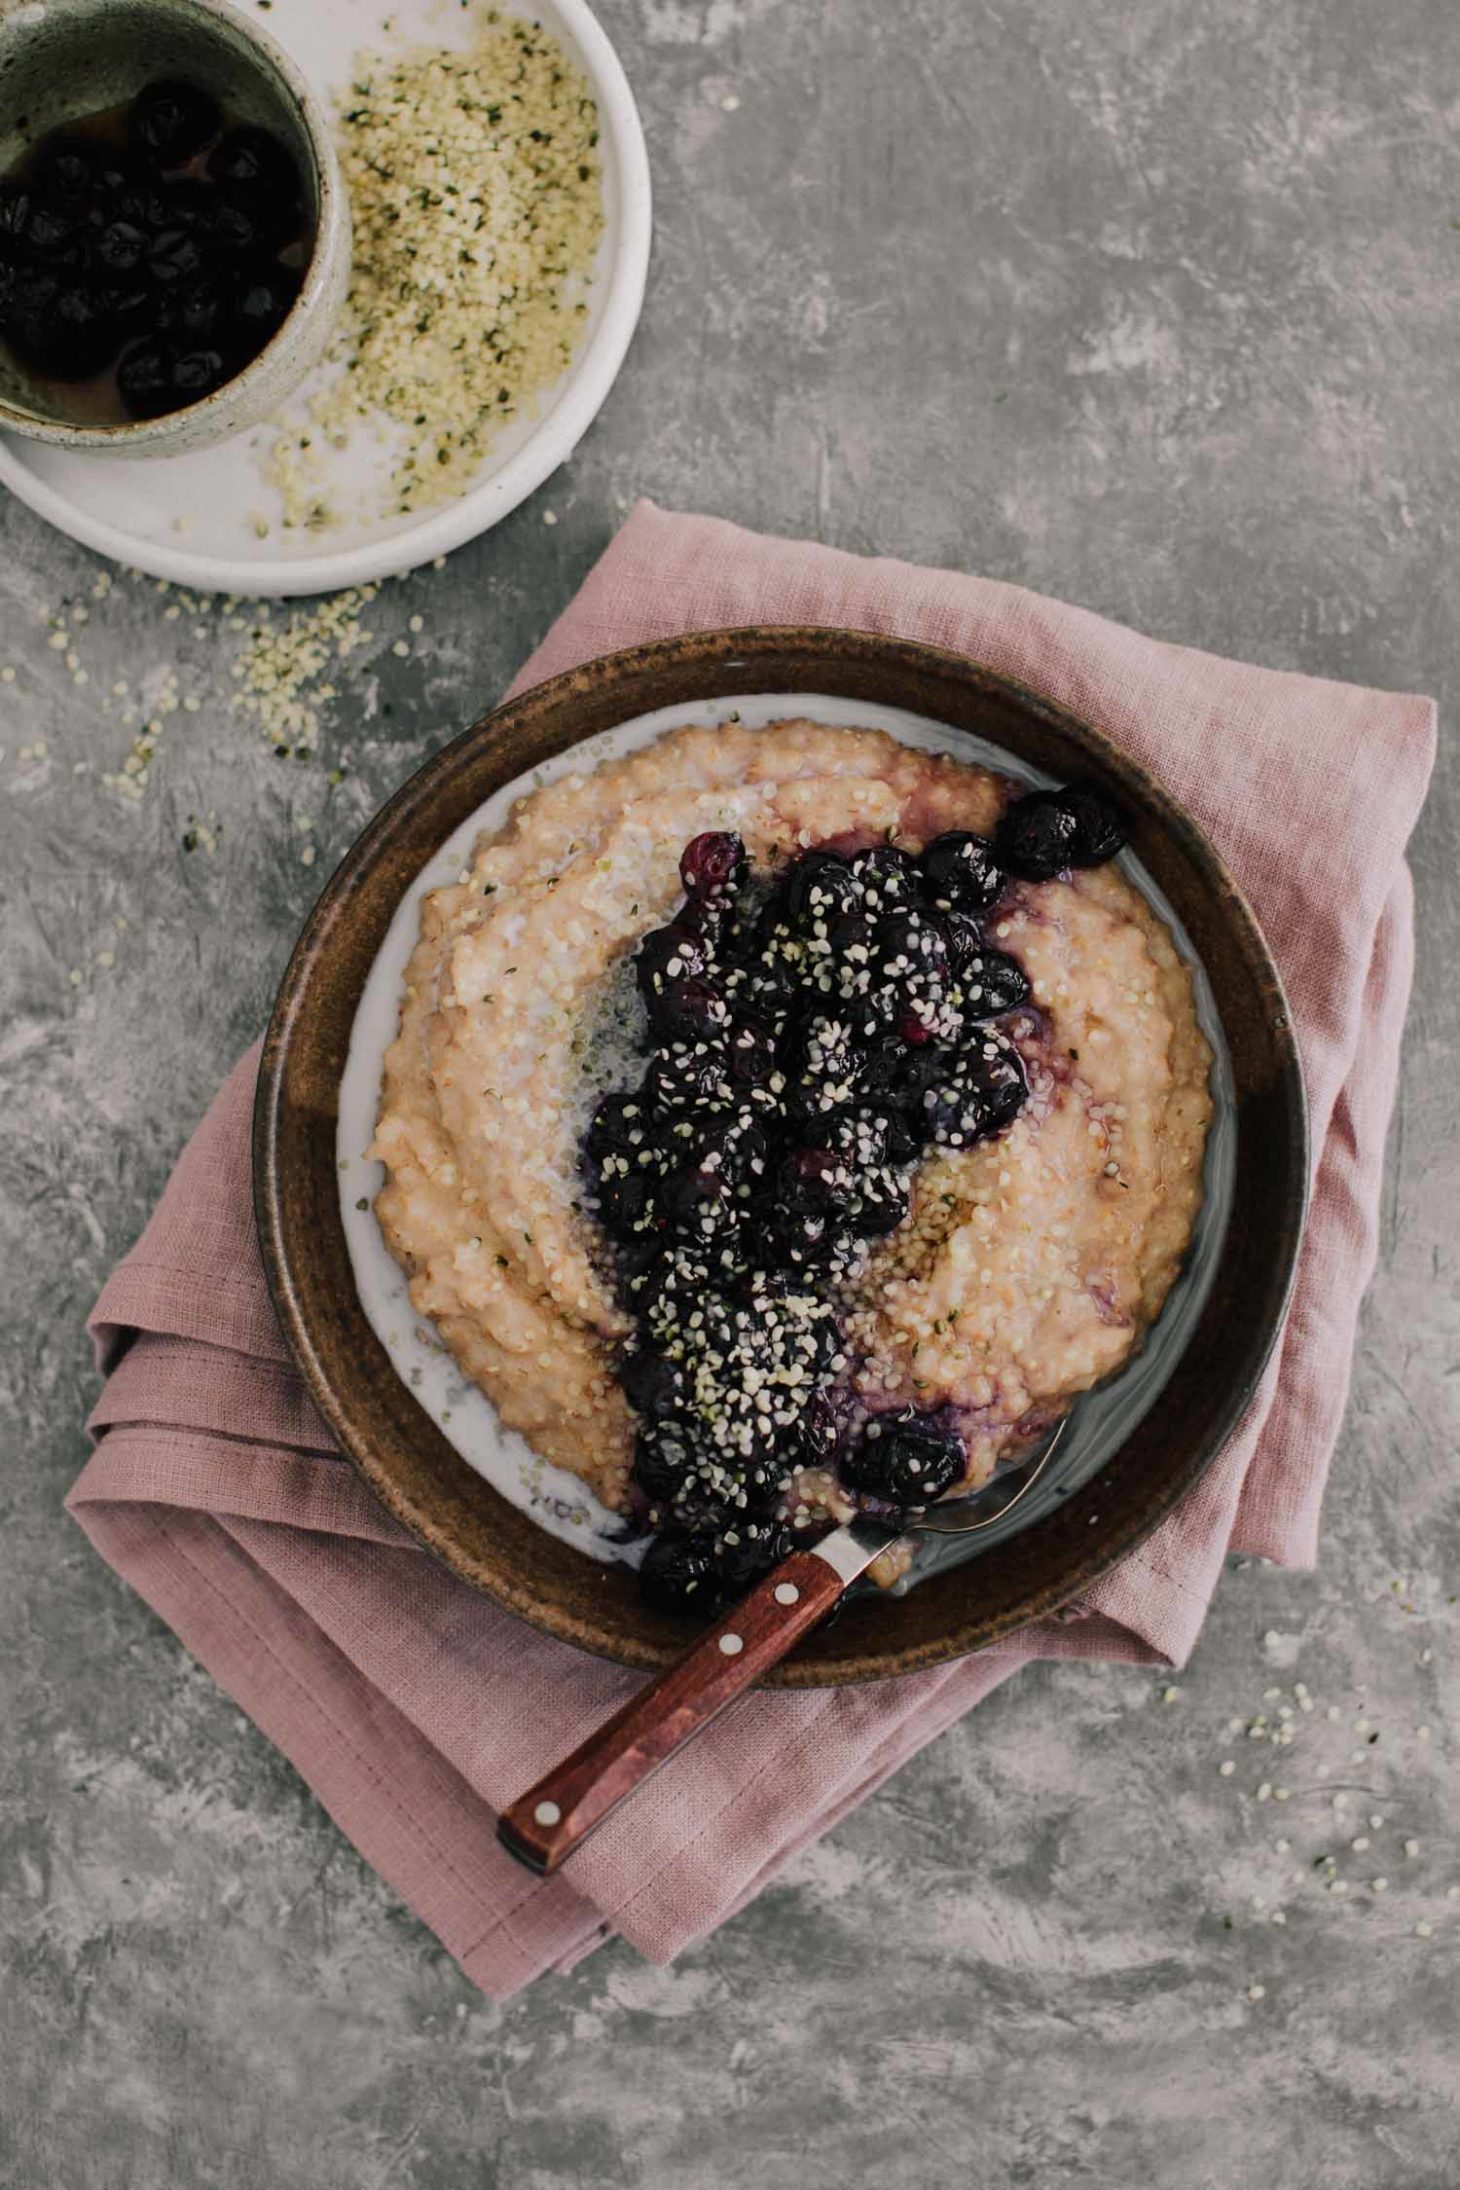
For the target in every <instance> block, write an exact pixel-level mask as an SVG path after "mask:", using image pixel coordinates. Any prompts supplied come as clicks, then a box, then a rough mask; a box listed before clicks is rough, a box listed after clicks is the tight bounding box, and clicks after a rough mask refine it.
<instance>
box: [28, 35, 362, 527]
mask: <svg viewBox="0 0 1460 2190" xmlns="http://www.w3.org/2000/svg"><path fill="white" fill-rule="evenodd" d="M56 4H57V0H49V5H50V7H51V8H52V9H54V8H55V6H56ZM74 4H75V0H61V6H62V8H63V10H64V9H66V8H67V7H69V6H71V5H74ZM93 4H95V0H82V5H83V7H85V6H91V5H93ZM102 4H104V0H102ZM177 10H181V11H182V12H183V13H190V14H194V15H198V16H202V17H204V18H206V19H210V20H211V21H213V22H219V23H226V24H227V25H228V26H229V27H230V29H232V30H234V31H236V32H238V33H239V35H240V36H241V38H242V40H243V43H244V44H245V45H247V46H251V47H252V48H254V50H255V51H256V52H257V53H258V54H259V56H260V57H261V60H262V62H263V64H264V67H265V69H266V70H268V71H272V73H273V74H274V75H275V76H276V77H277V78H278V79H279V83H278V88H279V90H280V91H281V92H282V94H283V95H284V97H285V98H287V99H288V100H290V101H292V103H293V105H294V106H295V107H296V108H297V110H298V114H299V120H300V125H301V127H302V129H303V131H304V139H305V142H306V144H307V145H308V147H309V159H310V166H311V170H312V174H311V180H312V181H313V184H314V188H315V194H316V197H317V199H318V209H317V214H316V219H315V228H314V242H313V246H312V248H311V250H310V254H309V263H308V265H307V266H306V267H305V269H304V279H303V280H302V281H301V283H300V285H299V294H298V295H297V296H296V297H295V299H294V301H293V303H292V304H291V305H290V307H289V309H288V311H287V312H286V313H285V315H284V318H283V319H282V320H281V322H280V323H279V325H278V326H277V327H276V328H275V330H274V332H273V334H272V335H270V337H269V339H268V341H267V342H266V343H265V344H264V346H263V348H262V349H261V350H259V351H258V352H257V353H256V354H255V355H254V356H253V357H251V358H250V359H249V361H248V363H247V364H246V365H245V366H244V367H243V369H242V371H241V372H236V373H234V374H233V375H232V377H231V378H230V379H228V380H225V381H224V382H223V383H222V385H221V386H220V387H217V388H214V389H213V390H212V392H211V393H210V394H208V395H205V396H203V397H201V398H200V400H199V401H198V402H196V403H185V404H183V406H182V408H181V409H180V410H176V411H166V412H164V413H163V415H162V417H160V418H133V419H128V420H126V421H124V422H118V423H117V424H116V425H112V426H83V425H77V424H74V423H72V422H71V421H69V420H67V419H49V418H37V417H33V416H32V415H31V414H30V413H29V412H27V411H22V410H19V409H17V408H16V406H15V405H14V404H12V403H10V402H8V401H7V400H6V398H5V396H4V395H0V433H10V434H14V435H15V436H16V437H17V439H19V440H22V441H39V442H43V443H44V444H45V445H46V447H48V448H59V449H69V450H73V451H78V452H83V453H84V452H86V451H88V450H90V451H105V452H106V454H108V455H109V456H145V455H147V454H149V453H155V454H160V455H166V454H167V453H168V446H169V443H171V442H173V441H175V440H176V439H178V438H179V436H181V435H182V434H183V433H184V432H186V431H187V430H188V429H189V428H192V427H194V426H195V425H196V423H197V422H198V421H199V420H200V419H210V420H216V419H219V418H220V417H221V416H222V415H223V414H224V413H225V412H228V411H232V410H234V409H236V408H238V407H239V405H240V404H244V405H246V404H247V401H248V398H249V396H250V395H251V394H252V393H253V391H254V389H255V388H256V387H257V386H258V383H259V381H260V380H261V379H262V378H263V377H264V374H265V373H266V371H269V370H271V369H272V368H273V367H274V365H275V363H276V361H277V357H278V344H279V343H280V342H281V341H283V340H285V339H286V338H287V337H288V335H289V333H290V331H291V330H296V331H297V329H298V328H299V327H301V326H302V325H303V324H304V323H305V321H306V320H308V319H310V318H312V317H313V316H314V315H315V314H316V313H317V312H318V311H319V309H320V307H321V304H322V303H323V302H324V300H325V298H326V297H327V295H328V292H329V290H330V288H331V286H332V284H333V280H334V276H335V271H336V264H337V261H338V258H339V254H340V252H341V251H342V250H344V251H348V250H349V248H350V221H349V208H348V205H347V203H346V199H345V184H344V178H343V176H342V175H341V173H340V166H339V160H338V157H337V155H336V152H335V143H334V134H333V131H332V129H331V127H330V121H329V116H328V115H327V114H326V113H325V110H324V106H323V103H322V101H321V100H320V99H319V98H317V97H316V95H315V93H314V92H313V90H312V89H311V88H310V85H309V82H308V79H307V78H306V77H305V75H304V72H303V71H302V69H300V67H299V66H298V64H297V63H296V62H295V61H294V59H293V57H292V56H291V55H290V54H289V53H287V52H286V51H285V49H284V47H283V46H282V45H280V43H279V41H278V39H277V38H276V37H275V36H274V35H273V33H272V31H269V30H267V29H265V27H264V26H263V24H261V23H258V22H255V20H254V19H253V17H252V16H249V15H245V14H244V12H243V10H242V9H241V8H238V7H234V6H233V5H232V4H231V0H167V4H166V6H165V7H164V8H163V9H162V10H161V12H162V13H163V14H169V15H170V14H172V13H173V12H174V11H177ZM305 369H306V370H307V365H306V367H305ZM280 400H281V401H282V400H283V391H281V393H280ZM239 430H240V431H241V430H242V429H241V428H240V429H239ZM173 453H175V454H176V453H178V452H176V451H174V452H173ZM7 483H10V484H13V482H12V481H9V480H8V479H7ZM41 514H42V515H44V514H46V513H45V512H44V511H43V512H42V513H41ZM85 544H86V545H87V546H96V545H98V544H99V543H97V542H95V541H87V542H86V543H85ZM106 552H108V553H112V552H116V551H113V550H110V549H108V550H107V551H106ZM116 559H117V560H118V561H120V562H126V561H128V560H129V559H130V560H135V558H129V557H128V555H127V554H126V553H125V552H117V553H116Z"/></svg>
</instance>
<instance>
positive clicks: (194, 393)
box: [172, 343, 231, 409]
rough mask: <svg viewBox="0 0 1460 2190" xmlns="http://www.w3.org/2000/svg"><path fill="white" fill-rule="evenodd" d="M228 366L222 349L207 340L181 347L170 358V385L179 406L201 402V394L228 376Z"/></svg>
mask: <svg viewBox="0 0 1460 2190" xmlns="http://www.w3.org/2000/svg"><path fill="white" fill-rule="evenodd" d="M230 369H231V368H230V366H229V362H228V360H227V358H226V357H225V356H224V355H223V352H222V351H221V350H217V349H214V348H212V347H211V346H210V345H208V344H203V343H197V344H191V345H189V346H187V347H186V348H180V349H179V350H178V352H177V355H176V356H175V358H174V359H173V366H172V385H173V388H174V390H175V391H176V397H177V404H178V408H179V409H181V408H182V407H183V405H184V404H187V403H201V402H202V400H203V398H204V396H206V395H211V394H212V393H213V391H214V389H215V388H221V387H222V385H223V383H224V381H225V380H226V379H227V378H228V376H229V372H230Z"/></svg>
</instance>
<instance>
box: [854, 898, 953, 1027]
mask: <svg viewBox="0 0 1460 2190" xmlns="http://www.w3.org/2000/svg"><path fill="white" fill-rule="evenodd" d="M873 953H874V956H873V966H872V974H871V984H870V993H869V998H868V1001H869V1003H870V1005H871V1008H872V1010H873V1012H874V1014H875V1016H876V1017H877V1018H878V1019H879V1020H880V1021H881V1022H882V1023H884V1024H886V1023H891V1024H892V1025H893V1026H895V1027H896V1028H897V1031H898V1033H899V1034H900V1035H901V1037H902V1039H903V1041H904V1042H907V1043H910V1044H913V1045H915V1046H916V1045H921V1044H922V1043H924V1042H931V1041H948V1040H951V1039H952V1037H953V1036H954V1035H955V1034H956V1033H957V1032H958V1029H959V1026H960V1024H961V1015H960V1013H959V1011H958V1008H957V1006H956V1004H955V1003H954V1002H953V1001H952V999H951V998H950V995H949V972H950V968H949V958H948V939H947V937H946V935H945V934H944V932H943V925H942V922H941V921H940V920H939V919H938V918H937V917H936V916H935V915H934V914H931V913H926V912H918V911H917V910H915V909H913V908H911V907H909V908H907V909H906V910H903V911H898V912H893V913H889V914H888V915H887V916H886V917H885V918H884V919H882V920H879V921H878V922H877V925H876V928H875V929H874V931H873Z"/></svg>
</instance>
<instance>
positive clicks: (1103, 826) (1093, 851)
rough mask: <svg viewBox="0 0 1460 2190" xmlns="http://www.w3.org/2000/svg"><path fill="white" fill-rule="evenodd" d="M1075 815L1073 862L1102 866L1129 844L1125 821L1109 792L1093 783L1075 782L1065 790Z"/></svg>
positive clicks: (1088, 865)
mask: <svg viewBox="0 0 1460 2190" xmlns="http://www.w3.org/2000/svg"><path fill="white" fill-rule="evenodd" d="M1061 796H1062V797H1063V799H1064V802H1065V804H1066V806H1067V807H1068V808H1069V810H1070V812H1071V813H1072V814H1073V815H1074V817H1075V846H1074V851H1073V854H1072V857H1071V864H1072V865H1074V866H1076V867H1100V866H1103V865H1104V863H1105V861H1106V860H1107V859H1114V857H1115V855H1116V853H1117V852H1119V851H1122V850H1123V849H1124V847H1125V834H1126V832H1125V822H1124V820H1123V818H1122V816H1121V814H1120V813H1119V811H1118V810H1117V808H1116V807H1114V806H1113V805H1112V804H1111V802H1110V800H1109V799H1108V798H1107V797H1106V796H1105V793H1104V792H1103V791H1101V790H1099V789H1097V788H1096V786H1095V785H1094V784H1093V783H1072V784H1069V785H1068V786H1067V787H1066V789H1065V790H1064V791H1063V792H1062V793H1061Z"/></svg>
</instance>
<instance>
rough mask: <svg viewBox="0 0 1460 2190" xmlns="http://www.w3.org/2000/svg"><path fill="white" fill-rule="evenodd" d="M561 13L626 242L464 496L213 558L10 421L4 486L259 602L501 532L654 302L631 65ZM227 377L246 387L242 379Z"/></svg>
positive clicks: (565, 450)
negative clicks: (75, 478)
mask: <svg viewBox="0 0 1460 2190" xmlns="http://www.w3.org/2000/svg"><path fill="white" fill-rule="evenodd" d="M199 4H206V5H211V6H214V7H219V6H221V5H222V4H223V0H199ZM502 5H503V8H504V11H505V12H508V13H512V14H523V15H528V16H530V15H531V14H532V10H531V7H530V6H529V5H528V0H502ZM551 12H552V13H553V14H554V15H556V16H557V17H558V18H560V20H561V22H562V24H563V25H564V27H565V28H566V29H567V30H568V32H569V34H570V36H571V37H572V38H573V40H574V41H575V43H576V45H577V47H578V51H579V54H580V56H581V58H582V61H583V65H584V68H585V70H586V72H587V74H588V76H589V78H590V80H591V82H592V85H593V91H594V97H595V99H596V100H597V102H598V111H599V122H600V127H601V129H602V130H603V133H604V135H605V136H606V137H607V138H608V139H609V140H610V141H611V143H612V145H613V149H614V153H615V157H616V159H617V162H618V170H619V177H620V223H619V236H618V247H617V250H616V252H615V254H614V257H613V259H612V261H611V263H610V264H609V266H608V267H607V268H606V270H605V272H604V274H603V276H602V283H603V298H604V304H603V313H602V317H601V319H600V320H599V323H598V325H597V326H596V327H595V328H594V329H593V330H592V332H591V333H590V335H589V337H588V339H587V341H586V342H585V343H584V345H583V348H582V350H581V351H580V352H579V354H578V356H577V358H576V359H575V361H574V363H573V364H572V365H571V366H570V367H569V371H568V377H567V379H566V381H565V383H564V385H563V387H562V391H561V394H560V395H559V396H558V397H557V399H556V401H554V403H553V405H552V407H551V409H550V410H548V411H547V412H546V413H545V414H544V415H543V416H542V417H541V418H539V419H538V420H537V421H536V422H535V423H534V425H533V429H532V431H531V432H530V433H529V434H528V436H527V438H526V440H525V441H524V442H523V444H522V446H521V447H520V448H519V449H517V450H516V451H515V452H514V454H513V455H512V456H510V457H509V458H508V459H507V461H506V462H505V463H504V464H503V465H502V467H501V469H500V470H499V471H495V472H493V473H492V474H491V475H490V477H488V478H486V479H483V480H481V481H479V482H478V483H477V484H476V485H475V486H473V487H470V488H468V489H467V490H466V492H465V493H463V494H461V495H459V496H458V497H457V498H456V500H454V501H451V502H447V503H444V504H442V505H441V506H440V507H439V508H434V509H430V510H426V511H423V512H422V513H421V515H420V516H419V518H418V519H417V521H416V522H415V523H413V524H411V525H408V526H406V527H404V528H403V529H402V530H400V531H399V532H394V533H391V534H389V535H388V536H384V537H381V538H378V539H373V540H366V541H362V542H361V543H360V544H359V545H358V546H355V547H348V548H336V549H332V550H331V549H326V550H324V551H322V552H319V553H316V554H310V555H291V556H282V555H272V556H259V557H257V558H254V557H249V556H240V555H213V554H203V553H200V552H199V551H198V550H197V549H189V548H187V547H186V546H184V545H182V544H181V543H179V542H174V541H172V540H168V539H163V540H151V539H147V538H144V537H143V536H142V535H140V534H136V533H131V532H128V531H127V530H125V528H124V527H122V526H121V525H118V524H114V523H113V522H112V521H111V520H110V519H109V518H105V517H99V516H96V515H94V514H93V512H92V511H91V510H90V509H89V508H87V507H86V505H85V504H84V503H82V502H80V501H78V500H77V499H76V498H75V496H74V495H73V494H72V493H71V492H70V491H69V490H68V489H67V487H66V486H65V485H64V483H61V484H58V483H56V482H55V481H53V480H52V479H51V478H49V477H48V476H47V475H46V474H45V473H44V472H42V471H39V470H37V469H35V468H33V466H32V465H31V464H29V463H28V462H27V461H26V459H25V455H24V443H25V441H27V440H35V439H37V438H38V437H37V436H35V435H22V434H20V433H19V431H18V429H16V428H13V427H10V428H7V427H6V426H5V425H4V421H3V420H0V485H4V486H6V487H8V488H9V489H10V491H11V493H12V494H14V495H15V496H16V497H17V498H18V499H19V500H20V501H22V502H24V503H26V504H27V506H28V507H29V508H31V509H33V510H34V511H35V512H36V514H37V516H39V517H43V518H45V520H46V521H47V523H49V524H52V525H54V526H55V527H56V528H57V530H58V531H61V532H65V533H69V534H70V535H71V537H72V538H73V539H76V540H79V541H80V542H81V544H82V545H83V546H84V547H89V548H92V549H94V550H95V551H96V553H97V554H100V555H106V556H109V557H110V558H111V559H112V561H113V562H117V563H124V564H127V565H129V566H130V567H131V568H132V569H134V570H140V571H143V572H145V573H146V575H147V576H148V577H152V578H162V579H166V580H168V581H169V582H171V583H174V584H178V585H186V586H190V587H192V588H193V589H194V590H195V591H198V592H206V593H225V594H227V593H234V594H238V595H239V596H240V597H244V598H247V599H249V600H293V599H300V598H303V597H306V596H308V595H312V594H317V593H328V592H334V591H337V590H339V589H341V588H343V587H346V586H357V585H379V584H382V583H383V582H384V581H385V580H386V579H388V578H399V577H403V576H404V575H405V574H406V573H407V572H408V571H412V570H418V569H420V567H421V566H422V565H423V564H425V563H429V562H432V561H434V560H435V559H436V557H438V556H442V555H449V554H450V553H451V552H452V550H453V549H455V548H459V547H463V546H465V544H466V542H467V541H468V540H474V539H476V538H477V537H478V535H479V534H481V533H484V532H487V531H490V529H491V528H492V526H493V525H496V524H500V523H501V521H502V519H503V518H504V517H507V516H509V515H510V514H511V512H512V511H513V510H514V509H516V508H517V507H518V505H519V504H520V503H522V502H525V501H526V500H527V498H528V496H529V495H532V494H535V493H536V492H537V490H538V488H539V487H540V486H542V484H543V483H544V481H545V480H547V479H549V478H551V476H552V474H553V473H554V472H555V471H557V470H558V469H559V467H560V466H561V465H563V464H565V463H566V462H567V461H568V459H569V458H570V457H571V456H572V454H573V452H574V450H575V449H576V448H577V446H578V443H579V442H580V441H581V440H582V438H583V436H584V434H585V433H586V432H587V431H588V428H589V427H590V426H591V425H592V423H593V421H594V419H595V418H596V417H597V416H598V413H599V412H600V411H601V410H602V408H603V406H604V404H605V403H606V402H607V400H608V397H609V393H610V391H611V390H612V388H613V384H614V382H615V381H616V380H617V378H618V375H619V371H620V368H621V367H622V365H623V362H624V359H625V357H626V356H627V354H628V349H629V344H630V342H631V341H632V340H633V336H634V331H635V329H636V327H637V326H638V323H639V316H640V313H641V312H642V310H643V304H644V292H645V288H646V286H647V283H648V277H649V256H650V248H651V244H652V239H653V190H652V184H651V180H650V172H649V152H648V146H647V144H646V142H645V139H644V126H643V123H642V121H641V120H640V117H639V110H638V106H637V105H636V103H635V100H634V94H633V90H632V88H631V86H630V84H629V80H628V77H627V75H626V73H625V71H624V66H623V63H622V62H621V61H620V59H619V57H618V54H617V52H616V50H615V48H614V46H613V43H612V41H611V40H610V38H609V36H608V33H607V32H606V31H605V30H604V28H603V26H602V25H601V24H600V23H599V21H598V19H597V17H596V16H595V15H594V13H593V12H592V10H591V8H590V7H589V6H588V4H587V0H551ZM245 20H246V21H247V20H249V19H248V18H245ZM292 65H293V64H292V63H291V66H292ZM341 192H342V193H343V183H342V184H341ZM296 309H297V307H296ZM260 354H261V355H264V354H266V353H262V352H261V353H260ZM239 377H240V378H241V377H242V376H241V375H240V376H239ZM228 385H229V386H236V385H237V381H233V382H230V383H228ZM223 392H224V391H223V390H221V389H220V390H219V391H218V393H220V394H222V393H223ZM200 408H201V406H199V405H194V406H190V408H189V411H188V412H186V413H184V412H174V413H171V414H170V415H171V416H174V417H183V416H191V415H193V414H194V412H196V411H197V410H198V409H200ZM7 433H13V434H14V436H15V439H16V441H18V442H20V443H21V447H19V448H16V447H14V446H12V445H11V443H10V441H8V440H7V439H6V438H5V435H6V434H7ZM47 445H48V446H54V445H55V444H54V443H53V442H48V443H47ZM103 447H104V448H105V450H106V451H107V452H109V453H112V454H124V453H125V450H124V449H123V448H122V447H121V446H120V445H119V444H117V443H115V442H112V441H106V442H105V443H104V444H103Z"/></svg>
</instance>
